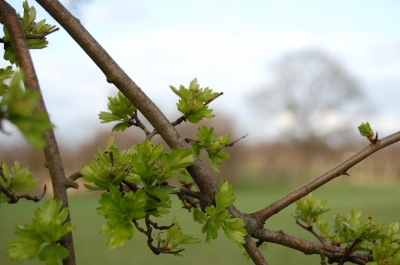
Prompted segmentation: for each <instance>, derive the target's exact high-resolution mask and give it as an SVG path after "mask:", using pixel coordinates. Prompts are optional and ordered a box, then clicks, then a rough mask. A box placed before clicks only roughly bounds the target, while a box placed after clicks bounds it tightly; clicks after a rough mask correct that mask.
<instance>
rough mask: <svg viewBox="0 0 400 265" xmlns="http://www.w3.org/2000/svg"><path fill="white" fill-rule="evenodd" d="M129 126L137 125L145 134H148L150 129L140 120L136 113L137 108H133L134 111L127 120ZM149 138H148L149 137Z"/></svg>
mask: <svg viewBox="0 0 400 265" xmlns="http://www.w3.org/2000/svg"><path fill="white" fill-rule="evenodd" d="M128 124H129V126H131V125H133V126H136V127H139V128H140V129H142V130H143V131H144V133H145V134H146V136H148V135H149V134H150V131H149V130H148V129H147V128H146V126H145V125H144V124H143V123H142V122H141V121H140V119H139V117H138V115H137V110H135V112H134V113H133V115H132V117H131V118H130V119H129V122H128ZM149 140H150V139H149Z"/></svg>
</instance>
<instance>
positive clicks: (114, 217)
mask: <svg viewBox="0 0 400 265" xmlns="http://www.w3.org/2000/svg"><path fill="white" fill-rule="evenodd" d="M147 200H148V197H147V196H146V194H145V192H144V191H143V190H141V189H139V190H137V191H136V193H133V192H132V191H130V192H128V193H126V194H125V196H124V197H122V195H121V192H120V191H119V190H118V188H117V187H116V186H110V193H103V194H102V196H101V199H100V201H99V202H100V204H101V205H102V207H99V208H97V213H98V214H99V215H102V216H105V217H106V218H107V223H106V224H104V225H103V226H102V228H101V233H102V234H110V235H109V236H108V238H107V241H106V243H107V245H108V246H109V247H110V248H111V249H114V248H116V247H120V246H122V245H124V243H125V241H126V240H129V239H131V238H132V237H133V234H134V231H133V225H132V220H138V219H142V218H144V217H145V216H146V215H147V211H146V210H147Z"/></svg>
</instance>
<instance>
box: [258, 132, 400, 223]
mask: <svg viewBox="0 0 400 265" xmlns="http://www.w3.org/2000/svg"><path fill="white" fill-rule="evenodd" d="M398 141H400V132H397V133H394V134H391V135H389V136H387V137H385V138H382V139H381V140H378V141H377V142H376V143H375V144H374V143H372V144H370V145H368V146H366V147H364V148H363V149H361V150H360V151H358V152H357V153H356V154H354V155H353V156H351V157H350V158H348V159H346V160H345V161H343V162H342V163H340V164H339V165H337V166H335V167H334V168H332V169H330V170H328V171H327V172H325V173H323V174H321V175H320V176H318V177H316V178H314V179H313V180H311V181H309V182H307V183H306V184H304V185H302V186H300V187H299V188H297V189H295V190H294V191H292V192H290V193H288V194H286V195H285V196H283V197H282V198H280V199H278V200H276V201H275V202H273V203H271V204H270V205H268V206H267V207H265V208H263V209H261V210H260V211H258V212H255V213H252V214H251V215H252V216H254V217H256V218H257V219H260V220H262V221H263V222H265V221H266V220H267V219H268V218H270V217H271V216H273V215H274V214H276V213H278V212H280V211H281V210H283V209H284V208H286V207H287V206H289V205H291V204H292V203H294V202H296V201H297V200H299V199H300V198H302V197H304V196H306V195H307V194H309V193H310V192H312V191H313V190H315V189H317V188H319V187H321V186H322V185H324V184H326V183H327V182H329V181H331V180H332V179H334V178H336V177H338V176H341V175H344V174H346V173H347V170H349V169H350V168H352V167H353V166H355V165H356V164H358V163H359V162H360V161H362V160H364V159H365V158H367V157H368V156H370V155H372V154H373V153H375V152H376V151H378V150H380V149H382V148H385V147H387V146H389V145H391V144H393V143H395V142H398Z"/></svg>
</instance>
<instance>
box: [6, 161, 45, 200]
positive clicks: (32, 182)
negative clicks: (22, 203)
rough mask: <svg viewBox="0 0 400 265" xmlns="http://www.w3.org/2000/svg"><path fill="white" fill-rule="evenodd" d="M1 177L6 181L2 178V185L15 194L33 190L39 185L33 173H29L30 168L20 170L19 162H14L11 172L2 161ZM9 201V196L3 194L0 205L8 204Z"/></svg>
mask: <svg viewBox="0 0 400 265" xmlns="http://www.w3.org/2000/svg"><path fill="white" fill-rule="evenodd" d="M0 175H2V176H3V177H4V178H5V179H6V181H4V179H3V178H2V177H0V184H1V185H2V186H3V187H5V188H6V189H8V190H10V191H11V192H12V193H13V194H15V193H16V192H20V191H24V190H27V189H30V188H33V187H35V186H36V185H37V183H38V180H37V179H33V173H31V172H29V170H28V168H22V169H20V168H19V163H18V161H15V162H14V166H13V167H12V168H11V172H10V171H9V170H8V167H7V165H6V163H4V162H3V161H0ZM7 200H8V198H7V196H6V195H5V194H3V193H1V196H0V203H2V202H6V201H7Z"/></svg>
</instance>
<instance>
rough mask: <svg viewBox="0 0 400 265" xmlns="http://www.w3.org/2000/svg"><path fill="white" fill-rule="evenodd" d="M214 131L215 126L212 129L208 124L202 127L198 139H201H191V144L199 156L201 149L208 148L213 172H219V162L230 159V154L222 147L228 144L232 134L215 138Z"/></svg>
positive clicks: (198, 132)
mask: <svg viewBox="0 0 400 265" xmlns="http://www.w3.org/2000/svg"><path fill="white" fill-rule="evenodd" d="M213 132H214V128H213V127H211V128H210V129H209V128H207V127H206V126H202V127H200V128H199V129H198V131H197V139H199V141H198V142H194V141H191V142H190V145H191V147H192V150H193V152H194V153H195V154H196V155H197V156H198V155H199V154H200V150H201V149H204V150H206V152H207V155H208V159H209V161H210V163H211V168H212V170H213V172H214V173H219V169H218V168H217V164H222V163H223V161H224V160H226V159H229V154H228V153H226V152H223V151H222V149H223V148H224V147H226V146H227V145H228V142H229V137H230V134H225V135H222V136H220V137H218V138H214V137H213Z"/></svg>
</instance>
